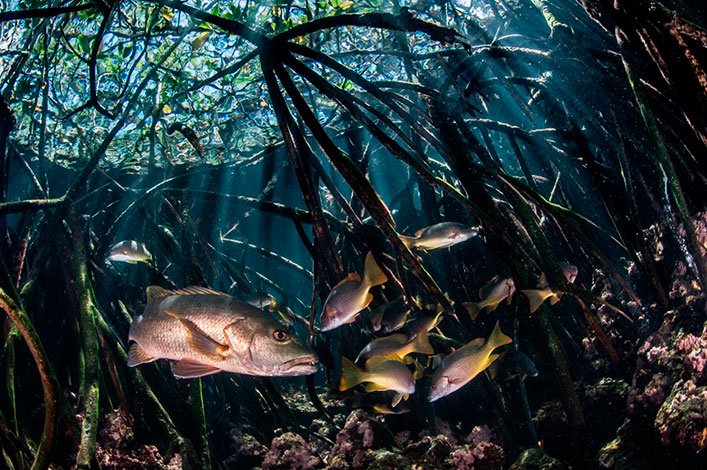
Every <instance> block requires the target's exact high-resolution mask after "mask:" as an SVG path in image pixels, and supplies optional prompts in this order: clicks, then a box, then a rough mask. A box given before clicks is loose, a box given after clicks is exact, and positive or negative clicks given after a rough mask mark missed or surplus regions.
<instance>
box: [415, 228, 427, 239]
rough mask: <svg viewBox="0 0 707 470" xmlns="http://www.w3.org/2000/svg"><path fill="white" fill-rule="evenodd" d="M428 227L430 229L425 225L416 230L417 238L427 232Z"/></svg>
mask: <svg viewBox="0 0 707 470" xmlns="http://www.w3.org/2000/svg"><path fill="white" fill-rule="evenodd" d="M427 229H428V227H423V228H421V229H420V230H418V231H417V232H415V238H420V237H421V236H422V234H423V233H425V230H427Z"/></svg>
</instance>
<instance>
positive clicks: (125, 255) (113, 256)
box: [108, 240, 153, 266]
mask: <svg viewBox="0 0 707 470" xmlns="http://www.w3.org/2000/svg"><path fill="white" fill-rule="evenodd" d="M108 259H109V260H111V261H119V262H122V263H130V264H136V263H146V264H148V265H150V266H152V265H153V261H152V255H151V254H150V252H149V251H147V248H146V247H145V244H144V243H140V242H137V241H135V240H123V241H122V242H118V243H116V244H115V245H113V246H112V247H110V252H109V253H108Z"/></svg>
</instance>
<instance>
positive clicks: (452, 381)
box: [447, 377, 467, 385]
mask: <svg viewBox="0 0 707 470" xmlns="http://www.w3.org/2000/svg"><path fill="white" fill-rule="evenodd" d="M447 381H448V382H449V385H456V384H463V383H466V382H467V380H466V377H447Z"/></svg>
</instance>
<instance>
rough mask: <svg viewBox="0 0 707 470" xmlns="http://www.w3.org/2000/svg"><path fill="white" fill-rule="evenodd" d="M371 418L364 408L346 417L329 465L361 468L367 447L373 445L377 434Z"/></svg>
mask: <svg viewBox="0 0 707 470" xmlns="http://www.w3.org/2000/svg"><path fill="white" fill-rule="evenodd" d="M370 419H371V418H370V417H369V416H368V414H367V413H366V412H365V411H363V410H360V409H358V410H354V411H352V412H351V414H350V415H349V416H348V418H346V423H345V424H344V427H343V429H342V430H341V431H340V432H339V434H337V435H336V442H335V444H334V447H333V448H332V450H331V454H330V458H329V466H330V467H332V468H349V467H348V466H349V463H350V464H351V465H353V468H360V467H361V463H362V461H363V459H364V457H365V455H366V452H365V451H366V449H370V448H372V447H373V444H374V441H375V435H374V433H373V427H372V425H371V423H370V421H369V420H370Z"/></svg>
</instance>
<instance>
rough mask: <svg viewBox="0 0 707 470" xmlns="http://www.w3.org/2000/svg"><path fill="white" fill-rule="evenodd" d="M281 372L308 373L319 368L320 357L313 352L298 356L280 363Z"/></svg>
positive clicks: (292, 373) (291, 373)
mask: <svg viewBox="0 0 707 470" xmlns="http://www.w3.org/2000/svg"><path fill="white" fill-rule="evenodd" d="M279 369H280V372H283V373H285V374H287V375H308V374H313V373H314V372H316V371H317V370H319V358H318V357H317V356H315V355H313V354H310V355H308V356H302V357H296V358H294V359H291V360H289V361H287V362H285V363H283V364H281V365H280V368H279Z"/></svg>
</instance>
